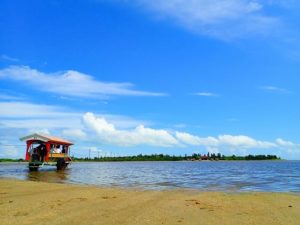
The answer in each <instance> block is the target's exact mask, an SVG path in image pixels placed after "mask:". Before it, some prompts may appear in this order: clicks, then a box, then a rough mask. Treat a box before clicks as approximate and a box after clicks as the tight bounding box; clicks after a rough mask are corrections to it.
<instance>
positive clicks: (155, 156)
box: [0, 153, 280, 162]
mask: <svg viewBox="0 0 300 225" xmlns="http://www.w3.org/2000/svg"><path fill="white" fill-rule="evenodd" d="M73 160H74V161H79V162H80V161H94V162H122V161H200V160H211V161H218V160H280V157H278V156H276V155H247V156H236V155H231V156H225V155H221V153H217V154H215V153H207V154H203V155H201V154H196V153H194V154H192V155H184V156H175V155H165V154H152V155H142V154H139V155H135V156H105V157H94V158H89V157H85V158H77V157H73ZM0 162H25V160H24V159H8V158H0Z"/></svg>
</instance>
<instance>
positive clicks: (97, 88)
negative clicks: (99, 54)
mask: <svg viewBox="0 0 300 225" xmlns="http://www.w3.org/2000/svg"><path fill="white" fill-rule="evenodd" d="M0 79H9V80H14V81H19V82H23V83H25V84H28V85H30V86H31V87H33V88H35V89H37V90H40V91H45V92H51V93H55V94H59V95H63V96H71V97H84V98H104V97H107V96H111V95H126V96H162V95H164V94H163V93H155V92H147V91H139V90H134V85H133V84H131V83H109V82H102V81H99V80H96V79H95V78H94V77H92V76H91V75H88V74H84V73H81V72H78V71H75V70H68V71H58V72H55V73H44V72H41V71H38V70H36V69H32V68H30V67H28V66H10V67H8V68H4V69H1V70H0Z"/></svg>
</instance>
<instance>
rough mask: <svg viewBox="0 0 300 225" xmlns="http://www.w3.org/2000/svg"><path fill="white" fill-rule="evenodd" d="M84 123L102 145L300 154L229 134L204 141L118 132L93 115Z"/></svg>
mask: <svg viewBox="0 0 300 225" xmlns="http://www.w3.org/2000/svg"><path fill="white" fill-rule="evenodd" d="M83 121H84V124H85V126H86V128H87V130H89V131H90V132H92V135H93V134H96V136H97V139H98V140H99V141H101V142H104V143H107V144H112V145H118V146H125V147H133V146H139V145H148V146H154V147H173V148H175V147H180V148H184V147H185V148H187V147H189V146H195V147H203V148H204V149H205V150H206V151H209V152H220V151H222V152H223V151H230V152H231V153H242V154H250V153H251V151H252V150H271V151H273V150H282V151H283V152H288V153H297V152H298V153H300V151H299V149H300V147H299V146H300V145H297V144H295V143H293V142H290V141H285V140H283V139H280V138H279V139H277V140H275V141H274V142H270V141H262V140H256V139H254V138H252V137H249V136H246V135H228V134H225V135H219V136H217V137H212V136H208V137H200V136H197V135H192V134H190V133H187V132H179V131H174V132H172V131H168V130H164V129H153V128H147V127H145V126H143V125H139V126H137V127H136V128H134V129H117V128H116V127H115V125H114V124H113V123H109V122H108V121H107V120H106V119H105V118H103V117H97V116H95V115H94V114H93V113H86V114H84V116H83ZM262 154H263V153H262Z"/></svg>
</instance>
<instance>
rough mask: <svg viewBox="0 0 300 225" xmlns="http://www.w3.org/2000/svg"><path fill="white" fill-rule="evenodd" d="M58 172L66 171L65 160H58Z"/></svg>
mask: <svg viewBox="0 0 300 225" xmlns="http://www.w3.org/2000/svg"><path fill="white" fill-rule="evenodd" d="M56 168H57V170H64V169H65V168H66V162H65V160H64V159H58V160H57V163H56Z"/></svg>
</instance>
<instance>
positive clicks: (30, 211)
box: [0, 178, 300, 225]
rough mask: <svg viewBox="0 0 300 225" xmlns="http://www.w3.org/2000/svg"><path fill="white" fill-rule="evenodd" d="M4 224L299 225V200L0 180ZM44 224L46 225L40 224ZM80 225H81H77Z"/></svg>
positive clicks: (296, 197)
mask: <svg viewBox="0 0 300 225" xmlns="http://www.w3.org/2000/svg"><path fill="white" fill-rule="evenodd" d="M0 190H1V191H0V197H1V198H0V220H1V221H3V223H4V224H122V225H123V224H149V225H152V224H170V225H173V224H225V225H226V224H228V225H229V224H230V225H232V224H239V225H240V224H275V225H276V224H299V221H300V214H299V211H300V196H299V195H298V194H294V193H277V192H276V193H274V192H263V193H262V192H245V193H244V192H242V193H241V192H238V193H235V192H232V193H231V192H230V193H228V192H201V191H195V190H186V189H179V190H177V189H176V190H160V191H156V190H155V191H154V190H137V189H133V188H132V189H131V188H130V189H124V188H119V187H111V188H108V187H107V188H106V187H95V186H89V185H88V186H87V185H81V184H79V185H77V184H56V183H44V182H34V181H23V180H16V179H7V178H1V179H0ZM45 221H46V222H45ZM79 221H80V223H79Z"/></svg>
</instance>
